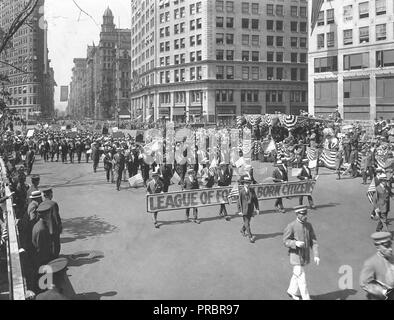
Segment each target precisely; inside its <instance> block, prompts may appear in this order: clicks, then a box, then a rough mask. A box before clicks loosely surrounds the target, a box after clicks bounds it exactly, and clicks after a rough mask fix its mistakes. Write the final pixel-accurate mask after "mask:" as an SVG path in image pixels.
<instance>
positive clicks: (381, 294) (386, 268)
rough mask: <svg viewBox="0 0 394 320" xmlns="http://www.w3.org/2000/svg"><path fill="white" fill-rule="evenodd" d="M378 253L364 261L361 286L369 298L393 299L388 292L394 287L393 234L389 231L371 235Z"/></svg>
mask: <svg viewBox="0 0 394 320" xmlns="http://www.w3.org/2000/svg"><path fill="white" fill-rule="evenodd" d="M371 238H372V239H373V241H374V243H375V247H376V250H377V253H376V254H374V255H373V256H372V257H371V258H369V259H368V260H367V261H365V263H364V267H363V269H362V270H361V273H360V287H361V288H362V289H364V290H365V291H366V292H367V299H368V300H392V299H393V298H390V297H389V296H388V294H389V293H390V291H392V289H393V288H394V257H393V249H392V236H391V233H389V232H376V233H374V234H372V235H371Z"/></svg>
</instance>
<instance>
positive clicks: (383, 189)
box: [373, 173, 393, 232]
mask: <svg viewBox="0 0 394 320" xmlns="http://www.w3.org/2000/svg"><path fill="white" fill-rule="evenodd" d="M378 179H379V184H378V185H377V186H376V192H375V193H374V196H373V206H374V210H375V213H376V215H377V216H378V217H379V222H378V225H377V226H376V231H377V232H379V231H382V229H383V228H384V229H385V231H389V229H388V222H387V216H388V213H389V211H390V197H392V196H393V193H392V192H391V190H390V189H389V187H388V185H387V176H386V174H384V173H382V174H381V175H380V176H379V177H378Z"/></svg>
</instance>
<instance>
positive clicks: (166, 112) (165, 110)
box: [159, 107, 171, 120]
mask: <svg viewBox="0 0 394 320" xmlns="http://www.w3.org/2000/svg"><path fill="white" fill-rule="evenodd" d="M163 117H165V118H166V119H167V120H170V117H171V108H169V107H160V108H159V119H163Z"/></svg>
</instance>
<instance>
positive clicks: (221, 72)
mask: <svg viewBox="0 0 394 320" xmlns="http://www.w3.org/2000/svg"><path fill="white" fill-rule="evenodd" d="M216 79H218V80H220V79H224V66H216Z"/></svg>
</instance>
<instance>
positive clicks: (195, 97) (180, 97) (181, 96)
mask: <svg viewBox="0 0 394 320" xmlns="http://www.w3.org/2000/svg"><path fill="white" fill-rule="evenodd" d="M189 100H190V102H191V103H200V102H201V101H202V92H201V91H197V90H194V91H190V92H189ZM174 102H175V103H185V102H186V92H185V91H176V92H174ZM159 103H160V104H170V103H171V92H162V93H159Z"/></svg>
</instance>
